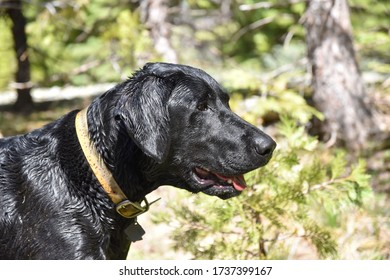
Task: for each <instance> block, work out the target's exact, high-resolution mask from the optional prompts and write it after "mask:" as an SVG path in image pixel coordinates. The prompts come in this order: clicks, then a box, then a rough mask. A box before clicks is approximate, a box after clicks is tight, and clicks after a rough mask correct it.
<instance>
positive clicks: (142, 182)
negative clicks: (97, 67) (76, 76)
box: [87, 91, 164, 201]
mask: <svg viewBox="0 0 390 280" xmlns="http://www.w3.org/2000/svg"><path fill="white" fill-rule="evenodd" d="M119 98H120V95H119V94H118V93H115V92H114V91H108V92H107V93H106V94H104V95H103V96H101V97H99V98H97V99H95V100H94V101H93V102H92V104H91V105H90V106H89V109H88V114H87V119H88V123H89V124H90V125H89V135H90V138H91V139H90V140H91V141H92V142H93V143H94V145H95V146H96V149H97V151H98V153H99V154H100V156H101V157H102V159H103V161H104V163H105V164H106V165H107V167H108V169H109V170H110V171H111V172H112V174H113V175H114V178H115V180H116V181H117V182H118V184H119V186H120V187H121V188H122V190H123V192H124V193H125V194H126V196H127V197H128V199H129V200H132V201H139V200H141V199H142V198H143V197H145V195H147V194H148V193H150V192H151V191H153V190H155V189H156V188H158V187H159V186H160V185H162V184H164V182H160V181H159V177H160V176H159V174H160V173H161V172H162V168H161V166H159V165H158V164H157V163H156V162H155V161H154V160H153V159H151V158H149V157H147V156H146V155H145V154H144V153H143V152H142V151H141V150H140V149H139V148H138V147H137V145H136V144H135V143H134V142H133V141H132V140H131V138H130V137H129V135H128V134H127V133H126V130H125V128H124V126H123V124H122V123H121V120H119V119H116V116H115V109H116V108H115V104H116V103H117V100H118V99H119ZM135 167H136V168H135ZM129 170H142V172H141V171H139V173H134V172H129ZM146 178H148V180H147V179H146Z"/></svg>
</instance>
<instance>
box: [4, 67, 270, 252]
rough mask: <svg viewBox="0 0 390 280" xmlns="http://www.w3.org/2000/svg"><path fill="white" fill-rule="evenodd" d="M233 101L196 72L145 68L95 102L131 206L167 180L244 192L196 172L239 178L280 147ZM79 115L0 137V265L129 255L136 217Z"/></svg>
mask: <svg viewBox="0 0 390 280" xmlns="http://www.w3.org/2000/svg"><path fill="white" fill-rule="evenodd" d="M227 102H228V96H227V94H226V93H225V92H224V91H223V90H222V89H221V88H220V86H219V85H218V84H217V82H216V81H215V80H214V79H212V78H211V77H210V76H209V75H207V74H206V73H205V72H203V71H201V70H199V69H195V68H192V67H188V66H182V65H173V64H165V63H154V64H147V65H146V66H145V67H144V68H143V69H141V70H140V71H138V72H137V73H135V74H134V76H133V77H132V78H130V79H129V80H127V81H125V82H124V83H122V84H119V85H118V86H116V87H114V88H113V89H111V90H109V91H107V92H106V93H105V94H103V95H102V96H101V97H99V98H97V99H95V100H94V101H93V103H92V104H91V106H90V107H89V111H88V124H89V133H90V137H91V139H92V141H93V142H94V144H95V145H96V147H97V149H98V152H99V153H100V154H101V155H102V157H103V159H104V161H105V163H106V164H107V166H108V167H109V169H110V170H111V171H112V173H113V174H114V177H115V178H116V180H117V182H118V184H119V185H120V186H121V187H122V189H123V191H124V192H125V193H126V195H127V196H128V198H129V199H130V200H133V201H137V200H140V199H141V198H143V197H144V196H145V195H146V194H148V193H150V192H151V191H153V190H155V189H156V188H158V187H159V186H161V185H166V184H169V185H174V186H177V187H180V188H184V189H187V190H189V191H192V192H194V193H197V192H200V191H201V192H204V193H207V194H210V195H216V196H219V197H221V198H223V199H226V198H229V197H232V196H235V195H238V192H237V191H236V190H235V189H234V188H228V189H225V190H219V189H212V188H209V189H205V188H204V187H202V186H201V185H199V184H197V182H196V181H194V178H193V173H192V171H193V169H194V168H195V167H203V168H208V169H211V170H213V171H215V172H218V173H220V174H225V175H229V176H232V175H237V174H242V173H245V172H248V171H250V170H252V169H254V168H257V167H259V166H262V165H264V164H266V163H267V162H268V160H269V158H270V156H271V154H272V151H273V149H274V147H275V144H274V142H273V141H272V139H271V138H269V137H268V136H267V135H265V134H264V133H263V132H261V131H260V130H258V129H257V128H255V127H253V126H251V125H249V124H248V123H246V122H244V121H243V120H241V119H240V118H239V117H237V116H236V115H235V114H234V113H232V112H231V111H230V109H229V107H228V103H227ZM76 114H77V111H73V112H70V113H69V114H67V115H65V116H63V117H62V118H60V119H58V120H56V121H54V122H52V123H50V124H48V125H46V126H45V127H43V128H41V129H38V130H35V131H32V132H31V133H28V134H25V135H20V136H15V137H8V138H4V139H0V259H124V258H126V255H127V251H128V248H129V245H130V242H129V241H128V240H127V238H126V235H125V234H124V230H125V229H126V228H127V227H128V225H129V224H131V223H132V220H128V219H125V218H122V217H120V216H119V215H118V214H117V213H116V212H115V210H114V205H113V203H112V202H111V200H110V199H109V198H108V196H107V195H106V193H105V192H104V191H103V189H102V187H101V186H100V185H99V184H98V182H97V180H96V178H95V176H94V175H93V173H92V172H91V170H90V167H89V166H88V163H87V162H86V160H85V157H84V155H83V153H82V150H81V147H80V145H79V142H78V140H77V137H76V133H75V125H74V121H75V116H76Z"/></svg>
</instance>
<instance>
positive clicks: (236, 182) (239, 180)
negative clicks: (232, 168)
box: [215, 174, 246, 192]
mask: <svg viewBox="0 0 390 280" xmlns="http://www.w3.org/2000/svg"><path fill="white" fill-rule="evenodd" d="M215 175H217V176H218V177H219V178H221V179H223V180H225V181H227V180H232V181H233V187H234V188H235V189H236V190H238V191H239V192H242V191H243V190H244V189H245V188H246V182H245V179H244V175H238V176H235V177H225V176H222V175H219V174H215Z"/></svg>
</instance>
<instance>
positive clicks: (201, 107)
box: [196, 102, 209, 111]
mask: <svg viewBox="0 0 390 280" xmlns="http://www.w3.org/2000/svg"><path fill="white" fill-rule="evenodd" d="M208 108H209V106H208V105H207V102H202V103H199V104H198V105H197V106H196V109H198V110H199V111H206V110H207V109H208Z"/></svg>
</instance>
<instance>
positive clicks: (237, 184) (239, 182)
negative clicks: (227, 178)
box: [233, 175, 246, 192]
mask: <svg viewBox="0 0 390 280" xmlns="http://www.w3.org/2000/svg"><path fill="white" fill-rule="evenodd" d="M233 186H234V188H235V189H236V190H238V191H240V192H241V191H243V190H244V189H245V188H246V182H245V179H244V176H243V175H239V176H237V177H233Z"/></svg>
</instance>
